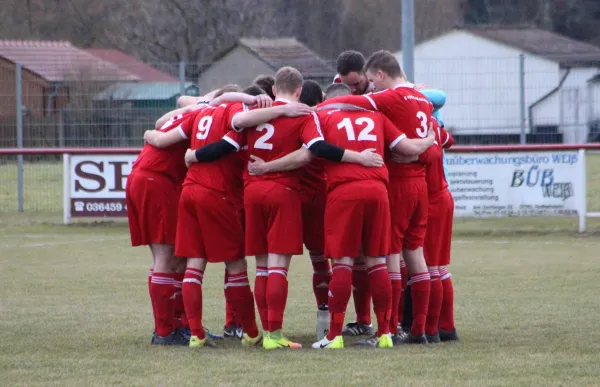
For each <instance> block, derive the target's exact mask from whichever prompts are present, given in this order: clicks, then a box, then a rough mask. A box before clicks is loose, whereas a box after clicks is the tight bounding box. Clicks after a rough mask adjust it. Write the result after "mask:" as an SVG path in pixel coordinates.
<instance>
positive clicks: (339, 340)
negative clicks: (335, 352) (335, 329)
mask: <svg viewBox="0 0 600 387" xmlns="http://www.w3.org/2000/svg"><path fill="white" fill-rule="evenodd" d="M312 347H313V348H315V349H343V348H344V338H343V337H342V336H336V337H335V338H334V339H333V340H328V339H327V337H324V338H323V339H322V340H319V341H317V342H316V343H314V344H313V345H312Z"/></svg>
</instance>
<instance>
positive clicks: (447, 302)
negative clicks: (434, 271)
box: [440, 267, 454, 332]
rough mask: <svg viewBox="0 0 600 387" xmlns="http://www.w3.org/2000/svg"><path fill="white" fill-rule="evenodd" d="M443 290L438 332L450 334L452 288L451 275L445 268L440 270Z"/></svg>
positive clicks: (452, 313) (452, 318)
mask: <svg viewBox="0 0 600 387" xmlns="http://www.w3.org/2000/svg"><path fill="white" fill-rule="evenodd" d="M440 275H441V281H440V282H441V283H442V288H443V293H444V296H443V299H442V309H441V312H440V330H441V331H445V332H451V331H453V330H454V287H453V286H452V275H451V274H450V273H448V269H447V268H445V267H444V268H442V269H441V270H440Z"/></svg>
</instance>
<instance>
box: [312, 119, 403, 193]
mask: <svg viewBox="0 0 600 387" xmlns="http://www.w3.org/2000/svg"><path fill="white" fill-rule="evenodd" d="M318 116H319V120H320V121H321V128H322V131H323V136H324V137H325V139H326V141H327V142H328V143H330V144H332V145H337V146H339V147H341V148H344V149H349V150H353V151H356V152H362V151H363V150H365V149H369V148H375V149H376V151H377V153H378V154H380V155H381V156H383V155H384V153H385V148H386V147H387V148H393V147H394V146H396V144H398V143H399V142H400V141H402V140H403V139H404V138H406V135H405V134H404V133H402V132H401V131H400V130H398V128H397V127H396V126H395V125H394V124H392V122H391V121H390V120H388V119H387V118H386V117H385V116H384V115H383V114H381V113H377V112H373V111H348V110H322V111H320V112H319V113H318ZM325 165H326V171H327V189H328V190H332V189H333V188H335V187H336V186H338V185H340V184H343V183H347V182H350V181H357V180H380V181H382V182H384V183H385V184H386V185H387V183H388V180H389V176H388V170H387V168H386V166H385V165H384V166H382V167H380V168H370V167H363V166H362V165H357V164H349V163H336V162H329V161H327V162H326V164H325Z"/></svg>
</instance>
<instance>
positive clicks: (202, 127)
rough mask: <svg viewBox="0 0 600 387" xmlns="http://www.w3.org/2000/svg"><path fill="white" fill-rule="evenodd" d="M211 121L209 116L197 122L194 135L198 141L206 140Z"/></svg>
mask: <svg viewBox="0 0 600 387" xmlns="http://www.w3.org/2000/svg"><path fill="white" fill-rule="evenodd" d="M212 121H213V119H212V117H211V116H205V117H202V118H200V121H198V133H196V138H197V139H198V140H206V138H207V137H208V133H209V132H210V126H211V125H212Z"/></svg>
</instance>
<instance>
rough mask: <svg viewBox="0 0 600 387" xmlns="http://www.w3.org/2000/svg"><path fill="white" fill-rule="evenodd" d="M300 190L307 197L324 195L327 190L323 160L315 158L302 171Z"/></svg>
mask: <svg viewBox="0 0 600 387" xmlns="http://www.w3.org/2000/svg"><path fill="white" fill-rule="evenodd" d="M302 172H303V173H302V180H301V183H302V190H303V191H304V193H306V194H308V195H319V194H324V193H325V191H326V190H327V174H326V173H325V160H324V159H322V158H320V157H317V158H316V159H314V160H313V161H311V162H310V163H309V164H308V165H306V166H305V167H304V168H303V170H302Z"/></svg>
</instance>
